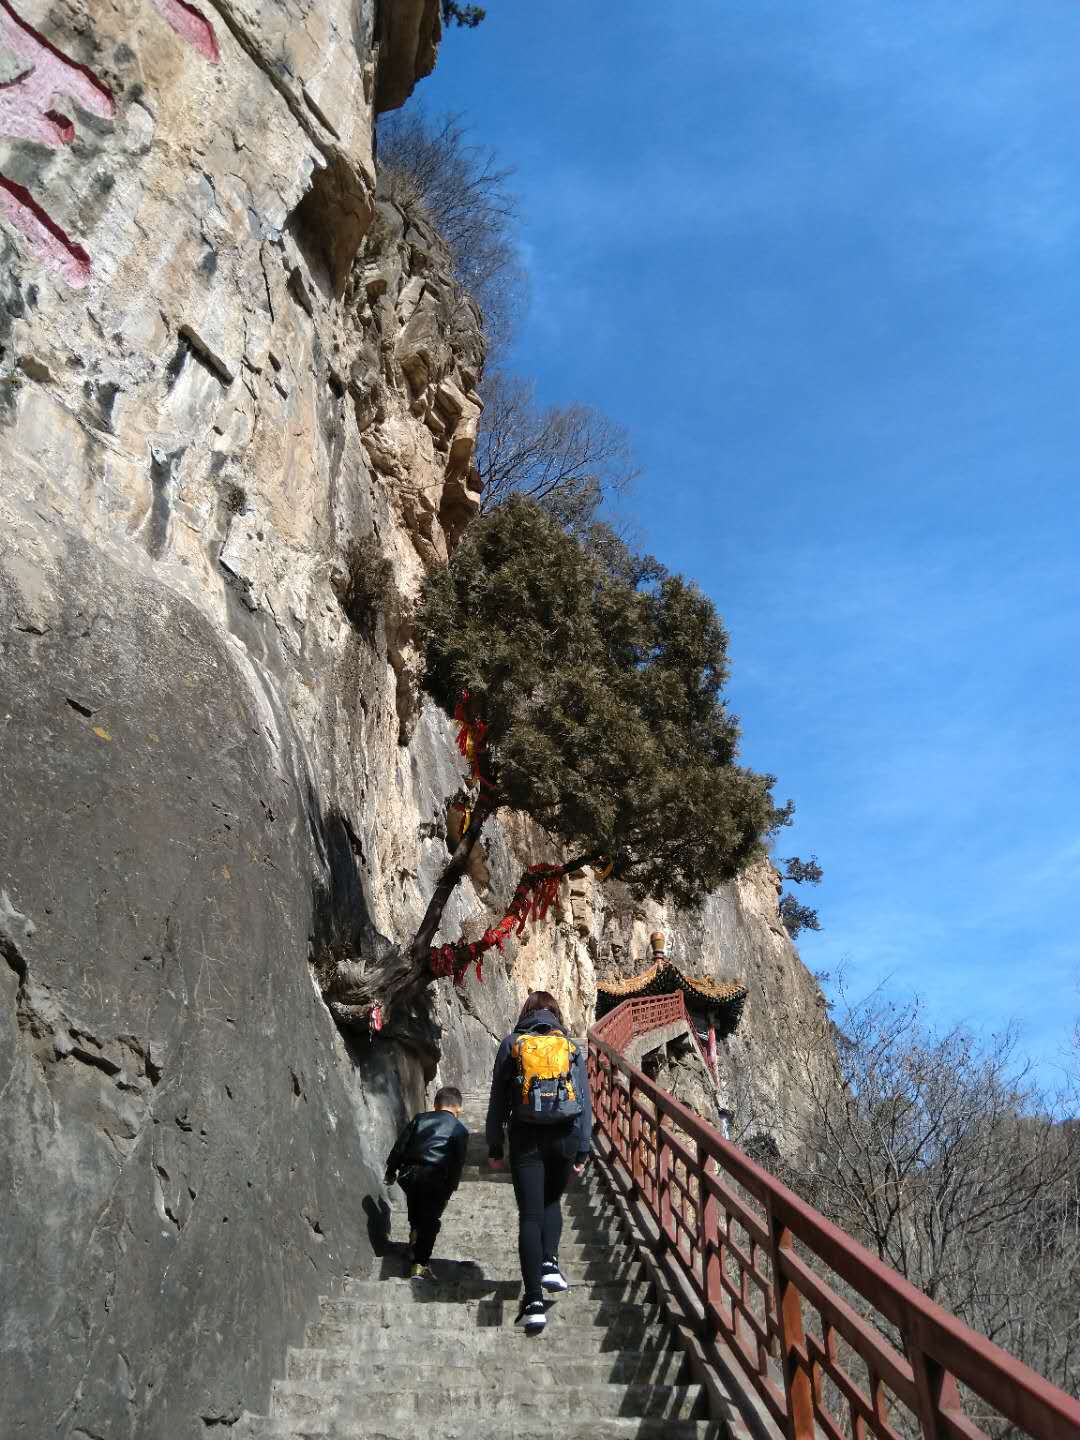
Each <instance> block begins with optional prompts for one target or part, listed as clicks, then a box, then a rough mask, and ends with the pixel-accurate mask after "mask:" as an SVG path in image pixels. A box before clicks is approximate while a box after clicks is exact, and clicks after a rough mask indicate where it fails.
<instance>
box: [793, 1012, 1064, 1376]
mask: <svg viewBox="0 0 1080 1440" xmlns="http://www.w3.org/2000/svg"><path fill="white" fill-rule="evenodd" d="M835 1018H836V1019H837V1024H836V1025H835V1026H834V1025H832V1023H831V1022H830V1021H829V1020H828V1019H827V1018H826V1017H823V1018H822V1023H821V1026H820V1027H819V1028H818V1030H817V1031H814V1030H812V1029H810V1030H807V1029H803V1030H802V1031H800V1033H799V1035H798V1037H797V1040H796V1043H797V1045H798V1047H799V1061H800V1071H801V1073H802V1076H803V1081H804V1085H805V1110H804V1113H803V1121H802V1124H803V1133H802V1135H801V1141H802V1145H801V1150H802V1154H801V1157H800V1159H799V1161H798V1162H797V1163H795V1164H793V1165H792V1166H791V1167H790V1169H788V1171H787V1173H786V1175H785V1178H786V1179H787V1180H788V1182H789V1183H792V1184H794V1185H795V1186H796V1188H798V1189H800V1190H802V1192H803V1193H804V1194H805V1195H806V1196H807V1198H808V1199H809V1200H810V1201H811V1202H812V1203H813V1204H814V1205H816V1206H817V1207H818V1208H819V1209H820V1210H822V1211H824V1213H825V1214H827V1215H828V1216H830V1218H832V1219H833V1220H835V1221H836V1222H837V1223H838V1224H840V1225H841V1226H842V1227H843V1228H844V1229H845V1230H846V1231H847V1232H848V1233H849V1234H852V1235H854V1236H855V1238H856V1239H858V1240H860V1241H861V1242H862V1243H863V1244H864V1245H866V1246H867V1247H868V1248H869V1249H870V1250H872V1251H873V1252H874V1253H876V1254H877V1255H878V1256H879V1257H880V1258H881V1259H882V1260H884V1261H886V1262H887V1263H888V1264H890V1265H892V1266H893V1267H894V1268H895V1269H897V1270H898V1271H899V1272H900V1273H901V1274H902V1275H904V1276H906V1277H907V1278H908V1279H909V1280H911V1281H912V1282H913V1283H914V1284H916V1285H918V1286H919V1288H920V1289H922V1290H923V1291H925V1293H926V1294H927V1295H929V1296H931V1298H933V1299H936V1300H937V1301H938V1302H939V1303H941V1304H942V1305H944V1306H946V1308H948V1309H950V1310H952V1311H953V1312H954V1313H955V1314H957V1315H959V1316H960V1317H961V1318H962V1319H963V1320H965V1321H966V1322H967V1323H968V1324H969V1325H971V1326H972V1327H973V1328H975V1329H977V1330H979V1331H981V1332H982V1333H983V1334H985V1335H987V1336H989V1338H991V1339H992V1340H995V1341H996V1342H997V1343H998V1344H1000V1345H1003V1346H1004V1347H1005V1348H1006V1349H1008V1350H1010V1351H1011V1352H1012V1353H1013V1354H1015V1355H1018V1356H1019V1357H1020V1358H1021V1359H1023V1360H1025V1361H1026V1362H1027V1363H1028V1364H1031V1365H1033V1366H1034V1367H1035V1368H1037V1369H1039V1370H1040V1371H1041V1372H1042V1373H1043V1374H1045V1375H1046V1376H1047V1377H1048V1378H1050V1379H1051V1380H1053V1381H1055V1383H1057V1384H1059V1385H1061V1386H1063V1387H1064V1388H1066V1389H1072V1390H1074V1391H1075V1390H1076V1388H1077V1385H1078V1384H1080V1316H1078V1315H1077V1311H1076V1305H1075V1296H1076V1294H1077V1293H1080V1228H1078V1227H1080V1203H1078V1192H1080V1143H1078V1142H1080V1134H1078V1128H1077V1126H1076V1123H1075V1122H1074V1121H1069V1120H1067V1119H1066V1118H1065V1113H1066V1112H1065V1108H1064V1106H1063V1105H1062V1103H1061V1101H1060V1100H1054V1099H1051V1098H1050V1097H1048V1096H1047V1095H1046V1094H1044V1093H1043V1091H1042V1090H1041V1089H1040V1087H1039V1085H1038V1084H1037V1083H1036V1081H1035V1078H1034V1076H1033V1073H1032V1069H1031V1066H1030V1065H1029V1064H1028V1063H1026V1062H1025V1061H1024V1060H1023V1059H1022V1058H1021V1057H1020V1056H1019V1054H1018V1046H1017V1037H1016V1034H1015V1032H1014V1031H1011V1030H1010V1031H1008V1032H1006V1034H1004V1035H1001V1036H995V1037H992V1038H991V1039H990V1040H989V1041H987V1042H981V1041H979V1040H978V1039H976V1038H975V1037H974V1036H973V1035H972V1034H971V1033H970V1032H969V1031H968V1030H966V1029H964V1028H962V1027H957V1028H954V1029H952V1030H949V1031H947V1032H946V1033H944V1034H937V1033H934V1032H933V1031H932V1030H931V1029H930V1028H929V1027H928V1026H927V1025H926V1024H925V1022H924V1019H923V1015H922V1012H921V1008H920V1006H919V1004H918V1003H917V1002H913V1003H911V1004H908V1005H891V1004H888V1003H886V1002H884V1001H882V1000H881V999H880V997H873V998H871V999H870V1000H869V1001H866V1002H862V1003H858V1004H853V1003H851V1002H850V1001H849V1000H848V999H847V997H846V996H845V995H843V992H841V1004H840V1008H839V1012H838V1014H837V1016H836V1017H835ZM826 1051H832V1053H833V1054H835V1056H836V1060H835V1066H834V1070H833V1073H832V1074H831V1075H830V1074H829V1073H828V1069H827V1068H826V1069H823V1067H822V1065H821V1057H822V1054H823V1053H824V1052H826Z"/></svg>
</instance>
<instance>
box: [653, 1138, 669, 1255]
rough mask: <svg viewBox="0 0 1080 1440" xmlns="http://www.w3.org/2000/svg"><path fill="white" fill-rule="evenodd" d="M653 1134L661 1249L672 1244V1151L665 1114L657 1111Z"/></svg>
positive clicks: (665, 1248)
mask: <svg viewBox="0 0 1080 1440" xmlns="http://www.w3.org/2000/svg"><path fill="white" fill-rule="evenodd" d="M653 1135H654V1136H655V1138H656V1214H657V1219H658V1220H659V1222H660V1249H661V1251H664V1250H667V1249H668V1248H669V1247H670V1245H671V1229H672V1225H671V1178H670V1177H671V1153H670V1151H667V1150H665V1149H664V1139H663V1136H664V1126H663V1116H662V1114H661V1113H660V1110H659V1109H657V1111H656V1118H655V1120H654V1121H653Z"/></svg>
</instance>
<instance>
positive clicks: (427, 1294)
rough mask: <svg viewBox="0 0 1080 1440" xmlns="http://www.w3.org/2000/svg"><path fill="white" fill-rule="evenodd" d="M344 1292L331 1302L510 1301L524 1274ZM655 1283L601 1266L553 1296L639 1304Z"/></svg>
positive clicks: (353, 1287)
mask: <svg viewBox="0 0 1080 1440" xmlns="http://www.w3.org/2000/svg"><path fill="white" fill-rule="evenodd" d="M343 1290H344V1294H342V1295H341V1296H339V1297H335V1298H334V1299H332V1300H328V1301H327V1302H326V1303H327V1304H328V1305H334V1306H336V1307H340V1306H341V1305H342V1304H344V1303H345V1302H346V1301H347V1302H349V1303H351V1304H355V1305H357V1306H366V1305H389V1304H392V1303H394V1302H397V1303H398V1304H401V1305H430V1304H431V1303H432V1301H446V1302H456V1301H469V1300H476V1301H481V1300H485V1299H486V1300H501V1301H503V1302H505V1303H506V1304H509V1303H510V1302H511V1301H513V1300H517V1299H518V1298H519V1296H520V1294H521V1277H520V1275H519V1276H515V1277H514V1278H512V1279H510V1278H506V1279H495V1278H488V1277H486V1276H483V1275H467V1276H466V1275H461V1274H460V1273H459V1274H457V1275H448V1274H447V1273H446V1272H444V1273H443V1275H442V1276H441V1277H437V1278H436V1279H434V1280H411V1279H408V1278H406V1277H400V1278H397V1277H394V1278H391V1279H385V1280H347V1281H346V1282H345V1284H344V1286H343ZM652 1293H653V1291H652V1285H651V1284H650V1282H649V1281H648V1280H645V1279H642V1278H639V1277H638V1272H637V1271H636V1269H631V1270H629V1271H627V1272H625V1273H624V1274H623V1275H621V1276H615V1277H613V1276H612V1275H611V1273H610V1272H609V1271H607V1272H606V1271H604V1269H603V1268H602V1267H601V1268H600V1269H599V1271H598V1273H597V1274H595V1275H594V1276H593V1277H591V1278H588V1279H582V1278H580V1277H579V1278H578V1279H576V1280H575V1282H574V1286H573V1288H572V1289H571V1290H568V1291H562V1292H560V1293H556V1294H553V1295H552V1297H551V1298H552V1300H553V1301H556V1300H557V1301H558V1302H559V1303H560V1304H563V1303H564V1302H566V1301H569V1300H571V1299H572V1300H574V1301H579V1300H592V1301H595V1302H597V1303H610V1302H611V1301H612V1300H618V1301H619V1302H620V1303H623V1304H628V1305H629V1304H637V1303H639V1302H641V1301H645V1300H648V1299H649V1298H650V1297H651V1296H652Z"/></svg>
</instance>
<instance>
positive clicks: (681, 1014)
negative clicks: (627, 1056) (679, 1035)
mask: <svg viewBox="0 0 1080 1440" xmlns="http://www.w3.org/2000/svg"><path fill="white" fill-rule="evenodd" d="M680 1020H681V1021H682V1022H683V1023H684V1024H685V1025H686V1029H687V1031H688V1033H689V1035H690V1036H691V1038H692V1039H693V1042H694V1044H695V1045H696V1046H697V1050H698V1054H699V1055H700V1056H701V1058H702V1060H703V1061H704V1062H705V1068H706V1070H708V1072H709V1074H710V1075H712V1076H713V1079H714V1080H715V1078H716V1076H715V1075H714V1074H713V1067H712V1066H711V1065H710V1064H709V1052H708V1051H707V1050H706V1049H705V1047H704V1045H702V1043H701V1036H700V1035H699V1034H698V1032H697V1027H696V1026H695V1024H694V1022H693V1020H692V1019H691V1018H690V1012H689V1011H688V1010H687V1008H686V996H685V995H684V994H683V993H682V991H681V990H675V991H673V992H672V993H671V994H670V995H647V996H645V998H644V999H641V1000H624V1001H623V1003H622V1004H621V1005H619V1006H618V1007H617V1008H616V1009H614V1010H611V1011H609V1013H608V1014H607V1015H605V1016H604V1018H603V1020H601V1021H599V1023H598V1024H597V1026H596V1033H598V1034H602V1035H603V1037H604V1040H605V1042H606V1043H607V1044H608V1045H610V1046H611V1047H612V1049H613V1050H618V1051H619V1053H620V1054H622V1053H623V1052H624V1051H625V1050H626V1047H627V1046H628V1045H629V1044H630V1042H631V1041H632V1040H636V1039H637V1038H638V1037H639V1036H641V1035H648V1034H649V1033H650V1032H651V1031H653V1030H661V1029H663V1028H664V1027H665V1026H668V1025H674V1024H676V1023H677V1022H678V1021H680Z"/></svg>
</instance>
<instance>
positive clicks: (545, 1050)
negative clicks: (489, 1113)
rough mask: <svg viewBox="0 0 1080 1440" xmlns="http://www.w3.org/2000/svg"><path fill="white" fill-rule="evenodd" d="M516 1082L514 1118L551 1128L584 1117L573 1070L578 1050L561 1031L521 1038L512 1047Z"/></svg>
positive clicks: (527, 1035) (519, 1036)
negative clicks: (563, 1121) (561, 1121)
mask: <svg viewBox="0 0 1080 1440" xmlns="http://www.w3.org/2000/svg"><path fill="white" fill-rule="evenodd" d="M510 1054H511V1055H512V1056H513V1059H514V1066H515V1072H516V1075H515V1083H514V1095H513V1108H512V1117H513V1119H515V1120H524V1121H527V1122H528V1123H529V1124H532V1125H551V1124H554V1123H556V1122H557V1121H559V1120H573V1119H574V1118H576V1116H578V1115H580V1114H581V1111H582V1104H581V1099H580V1097H579V1096H578V1095H577V1093H576V1092H575V1088H574V1076H573V1067H574V1061H575V1059H576V1058H577V1054H578V1047H577V1046H576V1045H575V1044H574V1042H573V1041H572V1040H569V1039H567V1037H566V1036H565V1035H564V1034H563V1033H562V1031H561V1030H550V1031H549V1032H548V1033H547V1034H546V1035H537V1034H525V1035H518V1036H516V1037H515V1039H514V1043H513V1045H511V1047H510Z"/></svg>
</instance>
